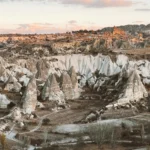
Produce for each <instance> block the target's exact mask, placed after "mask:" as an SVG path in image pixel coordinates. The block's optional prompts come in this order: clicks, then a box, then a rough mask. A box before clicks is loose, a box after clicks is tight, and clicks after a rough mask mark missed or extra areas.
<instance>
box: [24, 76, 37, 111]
mask: <svg viewBox="0 0 150 150" xmlns="http://www.w3.org/2000/svg"><path fill="white" fill-rule="evenodd" d="M22 103H23V110H24V112H25V113H28V114H30V113H31V112H33V111H35V108H36V104H37V86H36V79H35V77H32V78H31V79H30V81H29V83H28V85H27V87H26V90H25V92H24V94H23V96H22Z"/></svg>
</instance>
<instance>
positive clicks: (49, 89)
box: [42, 74, 65, 105]
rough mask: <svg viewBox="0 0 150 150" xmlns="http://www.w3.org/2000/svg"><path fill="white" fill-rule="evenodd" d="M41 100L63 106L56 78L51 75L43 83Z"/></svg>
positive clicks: (61, 93)
mask: <svg viewBox="0 0 150 150" xmlns="http://www.w3.org/2000/svg"><path fill="white" fill-rule="evenodd" d="M42 99H43V100H46V99H48V100H50V101H56V102H57V104H59V105H62V104H65V100H64V94H63V92H62V91H61V90H60V87H59V84H58V82H57V81H56V77H55V75H53V74H51V75H50V76H49V77H48V79H47V80H46V82H45V85H44V87H43V90H42Z"/></svg>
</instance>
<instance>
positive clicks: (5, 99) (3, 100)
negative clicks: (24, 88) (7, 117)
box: [0, 94, 10, 109]
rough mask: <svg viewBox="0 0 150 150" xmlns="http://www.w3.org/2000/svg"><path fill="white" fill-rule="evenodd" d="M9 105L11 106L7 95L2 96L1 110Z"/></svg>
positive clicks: (0, 96) (0, 100)
mask: <svg viewBox="0 0 150 150" xmlns="http://www.w3.org/2000/svg"><path fill="white" fill-rule="evenodd" d="M8 104H10V100H9V99H8V98H7V97H6V95H3V94H0V108H2V109H6V108H7V106H8Z"/></svg>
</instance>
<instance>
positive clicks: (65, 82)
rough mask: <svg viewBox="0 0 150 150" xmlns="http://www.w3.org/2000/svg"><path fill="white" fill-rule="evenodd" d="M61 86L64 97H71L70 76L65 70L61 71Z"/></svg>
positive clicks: (72, 94) (72, 95)
mask: <svg viewBox="0 0 150 150" xmlns="http://www.w3.org/2000/svg"><path fill="white" fill-rule="evenodd" d="M61 88H62V91H63V93H64V95H65V98H66V99H73V97H74V92H73V86H72V82H71V78H70V76H69V75H68V73H66V72H65V73H63V74H62V77H61Z"/></svg>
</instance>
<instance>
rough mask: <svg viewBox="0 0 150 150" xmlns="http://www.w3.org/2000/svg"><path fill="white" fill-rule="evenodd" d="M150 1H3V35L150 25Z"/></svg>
mask: <svg viewBox="0 0 150 150" xmlns="http://www.w3.org/2000/svg"><path fill="white" fill-rule="evenodd" d="M149 16H150V0H0V34H5V33H21V34H29V33H31V34H33V33H37V34H38V33H39V34H45V33H62V32H67V31H72V30H80V29H87V30H91V29H92V30H97V29H101V28H104V27H108V26H118V25H126V24H148V23H150V18H149Z"/></svg>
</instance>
